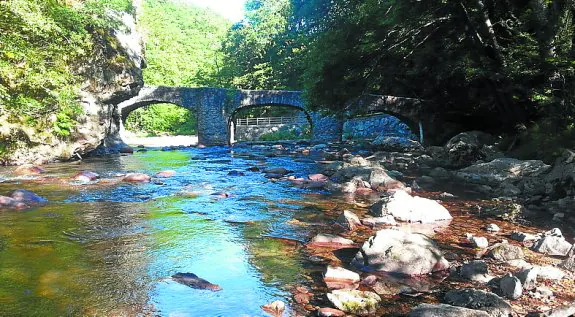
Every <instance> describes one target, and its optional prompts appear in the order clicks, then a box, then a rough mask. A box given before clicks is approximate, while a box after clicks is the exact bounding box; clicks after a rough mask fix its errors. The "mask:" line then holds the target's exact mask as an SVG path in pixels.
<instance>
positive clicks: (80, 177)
mask: <svg viewBox="0 0 575 317" xmlns="http://www.w3.org/2000/svg"><path fill="white" fill-rule="evenodd" d="M98 178H100V175H98V174H97V173H94V172H91V171H82V172H79V173H77V174H76V175H74V176H73V177H72V179H73V180H75V181H77V182H93V181H95V180H97V179H98Z"/></svg>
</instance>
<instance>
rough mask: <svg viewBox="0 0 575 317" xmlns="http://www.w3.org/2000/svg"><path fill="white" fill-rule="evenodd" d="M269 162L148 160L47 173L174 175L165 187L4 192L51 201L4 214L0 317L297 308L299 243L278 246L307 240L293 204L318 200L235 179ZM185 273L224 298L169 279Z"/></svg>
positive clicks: (34, 186)
mask: <svg viewBox="0 0 575 317" xmlns="http://www.w3.org/2000/svg"><path fill="white" fill-rule="evenodd" d="M198 157H201V158H205V160H204V159H202V160H198V159H197V158H198ZM262 160H263V159H262V156H254V155H253V153H250V151H248V150H245V151H244V152H241V151H240V152H237V151H236V153H234V154H233V155H232V154H231V153H230V152H229V151H228V150H227V149H225V148H214V149H205V150H197V149H193V150H182V151H173V152H160V151H150V152H146V153H137V154H136V155H134V156H127V157H115V158H108V159H91V160H86V161H84V162H82V163H81V164H78V163H66V164H55V165H50V166H48V168H47V169H48V173H49V175H50V176H56V177H60V178H65V177H70V176H71V175H73V174H74V173H76V172H78V171H81V170H92V171H95V172H97V173H99V174H101V175H102V176H103V177H113V176H114V175H116V174H119V173H126V172H133V171H137V172H144V173H148V174H151V175H153V174H155V173H156V172H158V171H161V170H165V169H171V170H176V171H177V175H176V176H175V177H173V178H168V179H162V183H160V184H154V183H149V184H123V183H118V184H109V185H98V184H95V185H83V186H78V185H73V186H72V185H70V186H68V185H66V184H65V183H58V182H44V184H39V183H34V182H32V183H30V182H22V183H15V182H14V181H13V180H10V179H8V180H7V181H4V182H2V183H0V194H3V193H5V192H8V191H10V190H12V189H15V188H20V187H23V188H27V189H30V190H33V191H35V192H37V193H39V194H41V195H43V196H45V197H47V198H48V199H50V201H51V203H50V204H48V205H47V206H44V207H40V208H36V209H32V210H29V211H25V212H3V213H0V315H3V316H4V315H7V316H10V315H26V316H35V315H38V316H50V315H141V314H146V313H149V314H152V315H158V314H159V315H162V316H168V315H177V316H230V315H237V316H241V315H247V316H261V315H265V314H264V313H263V312H262V311H261V309H260V306H261V305H263V304H266V303H268V302H270V301H273V300H276V299H282V300H284V301H287V300H289V293H288V292H287V289H286V287H287V285H294V284H296V283H298V282H300V281H301V279H302V274H303V273H302V265H301V263H302V260H301V253H300V250H299V245H298V243H295V242H293V241H292V240H282V239H278V238H284V239H293V240H305V239H306V236H307V235H308V233H307V231H306V230H305V228H302V227H299V226H297V225H293V223H292V222H291V220H292V219H294V217H295V216H296V215H297V214H299V213H302V212H305V210H304V209H303V207H302V206H300V205H299V204H298V203H297V202H298V201H301V200H302V199H303V197H304V195H305V194H306V193H309V192H310V191H309V190H304V189H296V188H292V187H290V186H289V185H288V184H286V183H273V182H270V181H268V180H266V179H265V178H264V177H263V176H262V175H261V174H260V173H254V172H246V176H229V175H228V172H229V171H231V170H239V171H246V170H247V168H248V167H250V166H253V165H254V164H261V162H262ZM267 164H268V166H272V167H273V166H282V167H286V168H288V169H291V170H296V171H298V173H299V175H305V174H307V173H309V172H311V171H312V169H313V168H314V167H313V166H312V165H311V163H309V162H305V163H304V162H294V161H292V160H291V159H290V158H281V157H272V158H269V159H267ZM0 174H2V175H8V174H9V173H8V172H6V170H4V171H0ZM191 191H193V192H194V193H196V194H195V195H186V194H183V193H186V192H191ZM214 192H222V193H223V192H225V193H227V194H228V198H222V197H219V196H214V195H210V194H211V193H214ZM286 202H289V203H286ZM177 272H192V273H195V274H197V275H198V276H199V277H201V278H204V279H206V280H208V281H210V282H212V283H214V284H218V285H220V286H221V287H222V288H223V290H222V291H220V292H211V291H207V290H197V289H192V288H189V287H187V286H184V285H181V284H178V283H176V282H173V281H171V280H169V279H168V278H167V277H169V276H171V275H173V274H175V273H177Z"/></svg>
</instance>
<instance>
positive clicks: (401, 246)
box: [352, 229, 449, 275]
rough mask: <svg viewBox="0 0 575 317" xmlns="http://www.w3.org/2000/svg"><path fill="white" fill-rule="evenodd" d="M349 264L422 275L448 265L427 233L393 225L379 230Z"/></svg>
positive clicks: (375, 269)
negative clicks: (406, 229)
mask: <svg viewBox="0 0 575 317" xmlns="http://www.w3.org/2000/svg"><path fill="white" fill-rule="evenodd" d="M352 264H353V265H355V266H356V267H358V268H361V269H365V270H370V271H371V270H374V271H384V272H390V273H400V274H406V275H423V274H428V273H431V272H436V271H442V270H446V269H448V268H449V262H447V260H446V259H445V258H444V257H443V254H442V252H441V250H439V248H438V247H437V245H436V244H435V242H434V241H433V240H431V239H429V238H428V237H427V236H425V235H422V234H417V233H406V232H403V231H399V230H394V229H383V230H379V231H378V232H377V233H376V234H375V235H374V236H371V237H370V238H369V239H368V240H367V241H366V242H365V243H364V244H363V246H362V247H361V250H360V251H359V252H358V253H357V254H356V255H355V257H354V259H353V261H352Z"/></svg>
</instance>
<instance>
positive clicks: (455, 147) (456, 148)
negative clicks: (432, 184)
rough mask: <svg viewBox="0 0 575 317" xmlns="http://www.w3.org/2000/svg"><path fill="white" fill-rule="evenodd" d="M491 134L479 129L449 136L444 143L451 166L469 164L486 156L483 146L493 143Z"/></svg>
mask: <svg viewBox="0 0 575 317" xmlns="http://www.w3.org/2000/svg"><path fill="white" fill-rule="evenodd" d="M493 141H494V139H493V136H491V135H490V134H487V133H485V132H481V131H468V132H463V133H460V134H458V135H456V136H454V137H453V138H451V139H450V140H449V141H448V142H447V144H446V145H445V151H446V152H447V158H448V160H449V163H450V164H451V165H453V166H460V167H461V166H469V165H471V164H473V163H474V162H476V161H478V160H483V159H485V158H487V153H486V152H485V151H483V149H484V146H487V145H490V144H493Z"/></svg>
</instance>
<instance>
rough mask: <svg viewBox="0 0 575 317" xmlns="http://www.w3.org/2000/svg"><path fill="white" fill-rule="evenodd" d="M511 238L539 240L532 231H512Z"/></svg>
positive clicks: (520, 240)
mask: <svg viewBox="0 0 575 317" xmlns="http://www.w3.org/2000/svg"><path fill="white" fill-rule="evenodd" d="M511 239H513V240H515V241H519V242H526V241H533V240H537V236H536V235H534V234H530V233H524V232H519V231H514V232H513V233H511Z"/></svg>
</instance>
